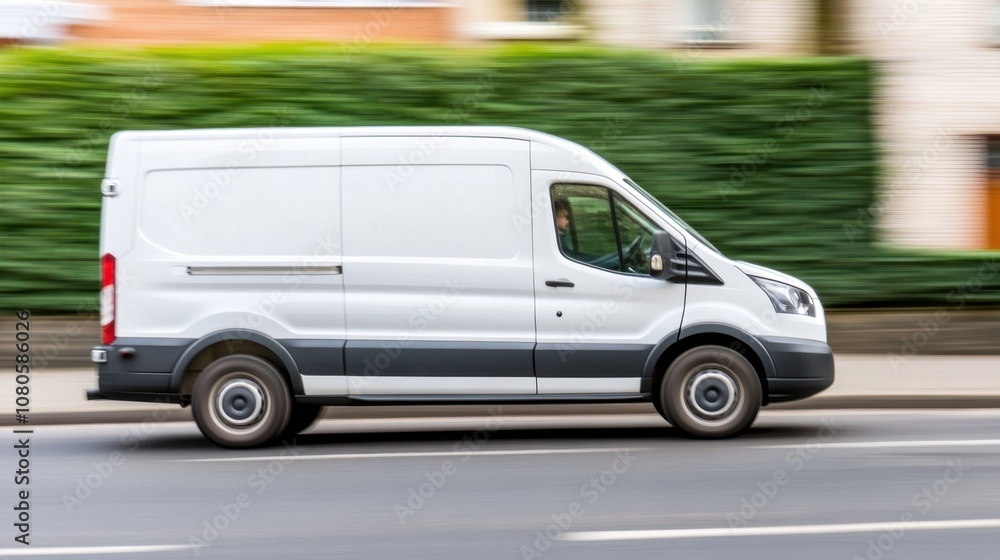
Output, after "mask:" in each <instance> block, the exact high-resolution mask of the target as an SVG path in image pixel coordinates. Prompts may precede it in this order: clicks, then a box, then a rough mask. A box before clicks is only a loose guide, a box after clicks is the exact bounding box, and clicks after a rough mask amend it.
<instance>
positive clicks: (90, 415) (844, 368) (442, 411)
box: [0, 354, 1000, 425]
mask: <svg viewBox="0 0 1000 560" xmlns="http://www.w3.org/2000/svg"><path fill="white" fill-rule="evenodd" d="M897 360H898V359H897ZM836 363H837V380H836V382H835V383H834V385H833V387H831V388H830V389H829V390H827V391H825V392H823V393H820V394H819V395H817V396H815V397H812V398H810V399H806V400H803V401H799V402H795V403H788V404H784V405H776V406H775V407H774V408H784V409H816V408H883V407H892V408H900V407H930V408H950V407H965V408H968V407H1000V356H916V357H913V358H910V359H905V360H903V361H894V360H893V359H890V358H889V357H888V356H886V355H850V354H846V355H840V356H837V357H836ZM3 384H4V387H3V388H2V389H0V391H2V393H3V394H5V395H11V396H10V397H8V400H9V401H10V407H11V408H10V413H9V414H8V413H4V414H0V425H12V424H15V420H14V417H13V408H14V403H13V398H14V397H13V395H14V380H13V376H3ZM96 386H97V378H96V375H95V373H94V371H93V370H89V369H62V370H46V371H40V372H38V373H36V374H34V375H33V376H32V381H31V405H30V409H31V412H30V414H29V421H30V423H31V424H33V425H41V424H76V423H101V422H143V421H155V422H159V421H164V420H191V410H190V408H185V409H182V408H180V407H179V406H177V405H165V404H164V405H158V404H144V403H132V402H117V401H104V400H101V401H87V400H86V397H85V396H84V392H85V391H86V390H87V389H90V388H93V387H96ZM488 408H489V407H487V406H482V405H470V406H464V405H463V406H393V407H373V406H356V407H331V408H330V409H328V410H327V412H326V414H325V416H326V417H329V418H373V417H411V416H467V415H478V414H481V413H483V412H484V411H485V410H487V409H488ZM504 412H505V413H509V414H513V415H522V414H525V415H530V414H561V413H564V414H580V413H587V412H600V413H615V412H632V413H646V412H649V413H654V412H653V409H652V407H651V406H650V405H636V404H610V405H607V404H605V405H516V406H514V405H509V406H508V405H505V406H504Z"/></svg>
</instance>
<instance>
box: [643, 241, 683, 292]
mask: <svg viewBox="0 0 1000 560" xmlns="http://www.w3.org/2000/svg"><path fill="white" fill-rule="evenodd" d="M649 275H650V276H652V277H653V278H656V279H657V280H663V281H666V282H673V283H676V284H683V283H684V281H685V278H686V276H687V261H686V258H685V255H684V245H683V244H682V243H681V242H680V241H677V240H676V239H674V237H673V236H672V235H670V234H669V233H667V232H665V231H657V232H655V233H653V245H652V247H650V250H649Z"/></svg>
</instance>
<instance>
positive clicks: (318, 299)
mask: <svg viewBox="0 0 1000 560" xmlns="http://www.w3.org/2000/svg"><path fill="white" fill-rule="evenodd" d="M339 143H340V140H339V139H338V138H322V139H317V138H311V139H301V138H270V139H266V140H261V141H259V142H257V143H254V142H252V141H249V140H247V138H238V137H237V138H222V139H198V140H194V139H187V138H184V139H164V140H155V141H147V142H144V143H143V144H142V148H141V153H140V157H139V158H138V160H137V161H138V162H139V165H138V170H137V172H136V174H135V176H134V177H133V180H131V181H123V184H122V187H121V191H122V194H121V195H119V196H122V197H127V198H125V199H123V200H115V204H116V206H131V208H132V209H133V211H132V214H133V215H135V216H136V225H135V226H134V233H132V234H130V235H129V236H127V237H128V238H129V239H131V240H132V242H133V243H132V246H131V247H130V248H129V250H127V251H122V250H120V249H119V250H118V252H117V253H114V252H113V254H115V256H116V258H117V259H118V276H119V284H118V290H117V292H118V317H117V331H118V335H119V336H122V337H157V336H167V337H178V338H200V337H203V336H205V335H207V334H209V333H212V332H215V331H218V330H224V329H233V328H237V329H246V330H254V331H257V332H261V333H263V334H265V335H267V336H270V337H272V338H296V337H309V338H336V337H343V336H344V334H345V327H344V311H343V281H342V278H341V276H340V274H339V270H337V267H339V266H340V265H341V254H340V253H341V247H340V227H339V218H338V216H339V214H340V169H339V163H340V161H339V160H340V149H339V148H340V146H339ZM140 185H141V188H140ZM123 203H124V204H123ZM130 203H131V204H130ZM291 215H294V216H295V219H296V221H298V222H299V223H300V224H301V225H302V227H300V228H288V227H286V226H285V225H284V224H285V222H286V219H287V218H286V217H287V216H291ZM255 271H256V273H255ZM261 272H263V273H261Z"/></svg>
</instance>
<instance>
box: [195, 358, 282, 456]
mask: <svg viewBox="0 0 1000 560" xmlns="http://www.w3.org/2000/svg"><path fill="white" fill-rule="evenodd" d="M191 411H192V413H193V414H194V420H195V422H196V423H197V424H198V429H200V430H201V433H202V434H204V435H205V437H207V438H208V439H210V440H212V441H213V442H214V443H216V444H218V445H221V446H223V447H256V446H261V445H267V444H269V443H272V442H274V441H275V440H277V439H278V438H279V437H281V435H282V433H283V432H284V430H285V429H286V427H287V426H288V421H289V418H290V417H291V411H292V396H291V391H290V390H289V389H288V384H287V383H286V382H285V379H284V377H282V375H281V373H280V372H279V371H278V370H277V369H276V368H275V367H274V366H273V365H271V363H269V362H267V361H266V360H263V359H261V358H258V357H256V356H249V355H234V356H227V357H225V358H220V359H218V360H216V361H214V362H212V363H211V364H209V366H208V367H207V368H205V371H203V372H201V373H200V374H199V375H198V378H197V379H196V380H195V382H194V386H193V387H192V388H191Z"/></svg>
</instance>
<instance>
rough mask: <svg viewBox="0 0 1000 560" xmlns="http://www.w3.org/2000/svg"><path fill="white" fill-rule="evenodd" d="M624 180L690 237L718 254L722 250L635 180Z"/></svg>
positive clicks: (626, 178)
mask: <svg viewBox="0 0 1000 560" xmlns="http://www.w3.org/2000/svg"><path fill="white" fill-rule="evenodd" d="M624 180H625V182H626V183H628V184H629V186H631V187H632V188H633V189H635V190H636V192H637V193H639V194H640V195H641V196H642V197H643V198H645V199H646V200H647V201H649V203H650V204H652V205H653V206H655V207H657V208H659V209H660V210H661V211H662V212H663V213H664V214H666V215H667V216H670V218H671V219H672V220H673V221H674V222H676V223H677V225H679V226H680V227H682V228H684V231H685V232H687V233H688V234H689V235H690V236H691V237H694V238H695V239H696V240H697V241H698V242H699V243H701V244H702V245H705V246H707V247H708V248H709V249H711V250H713V251H715V252H716V253H719V254H720V255H721V254H722V251H720V250H718V249H717V248H716V247H715V245H712V243H711V242H710V241H709V240H707V239H705V238H704V237H703V236H702V235H701V234H700V233H698V231H697V230H695V229H694V228H693V227H691V226H690V225H688V223H687V222H685V221H684V220H683V219H681V217H680V216H678V215H677V214H675V213H674V211H673V210H671V209H669V208H667V207H666V206H665V205H664V204H663V203H662V202H660V201H659V200H658V199H657V198H656V197H655V196H653V195H651V194H649V193H648V192H646V190H645V189H643V188H642V187H640V186H639V185H638V184H636V182H635V181H633V180H632V179H629V178H628V177H625V178H624Z"/></svg>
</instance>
